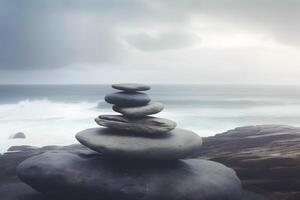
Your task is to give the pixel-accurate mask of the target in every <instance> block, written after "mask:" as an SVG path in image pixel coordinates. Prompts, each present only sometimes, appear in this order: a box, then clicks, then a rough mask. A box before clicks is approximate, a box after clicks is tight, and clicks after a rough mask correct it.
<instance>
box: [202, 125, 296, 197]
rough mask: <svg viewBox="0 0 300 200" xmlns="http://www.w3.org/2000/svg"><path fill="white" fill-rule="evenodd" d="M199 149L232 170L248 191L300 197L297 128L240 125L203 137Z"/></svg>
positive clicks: (204, 156) (267, 194)
mask: <svg viewBox="0 0 300 200" xmlns="http://www.w3.org/2000/svg"><path fill="white" fill-rule="evenodd" d="M200 152H201V155H202V158H208V159H211V160H215V161H218V162H221V163H223V164H225V165H226V166H228V167H231V168H233V169H235V171H236V172H237V174H238V176H239V178H240V179H241V180H242V182H243V187H244V188H246V189H248V190H251V191H255V192H258V193H261V194H264V195H265V196H267V197H268V199H274V200H275V199H276V200H296V199H297V200H298V199H300V181H299V180H300V128H297V127H292V126H283V125H260V126H247V127H240V128H236V129H233V130H230V131H227V132H225V133H222V134H217V135H216V136H214V137H208V138H204V139H203V147H202V149H201V151H200Z"/></svg>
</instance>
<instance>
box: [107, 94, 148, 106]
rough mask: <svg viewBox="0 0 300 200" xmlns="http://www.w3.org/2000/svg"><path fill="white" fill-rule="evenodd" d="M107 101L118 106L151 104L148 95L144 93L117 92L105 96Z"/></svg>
mask: <svg viewBox="0 0 300 200" xmlns="http://www.w3.org/2000/svg"><path fill="white" fill-rule="evenodd" d="M104 99H105V101H106V102H107V103H110V104H115V105H118V106H129V107H133V106H144V105H147V104H148V103H149V102H150V98H149V96H148V95H147V94H145V93H142V92H132V93H128V92H116V93H112V94H108V95H106V96H105V98H104Z"/></svg>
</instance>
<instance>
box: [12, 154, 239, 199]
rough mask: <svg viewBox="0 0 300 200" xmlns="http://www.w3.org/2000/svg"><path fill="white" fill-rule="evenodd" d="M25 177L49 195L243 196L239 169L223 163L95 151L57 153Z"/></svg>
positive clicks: (34, 160)
mask: <svg viewBox="0 0 300 200" xmlns="http://www.w3.org/2000/svg"><path fill="white" fill-rule="evenodd" d="M17 174H18V176H19V177H20V179H21V180H22V181H24V182H25V183H27V184H28V185H30V186H31V187H33V188H35V189H36V190H38V191H40V192H41V193H43V194H46V195H48V196H53V197H59V198H62V199H63V198H66V199H88V200H96V199H97V200H99V199H103V200H104V199H105V200H127V199H128V200H183V199H189V200H208V199H209V200H220V199H228V200H229V199H230V200H240V199H241V195H242V192H241V185H240V181H239V179H238V178H237V176H236V174H235V172H234V171H233V170H231V169H230V168H227V167H225V166H224V165H222V164H219V163H216V162H212V161H206V160H200V159H189V160H179V161H172V162H147V161H141V162H133V161H132V160H130V161H128V160H109V159H104V158H103V157H101V156H100V155H99V154H97V153H95V152H91V151H86V152H85V153H84V152H82V151H81V152H76V151H73V152H70V151H54V152H51V151H50V152H46V153H44V154H41V155H38V156H34V157H31V158H29V159H27V160H25V161H24V162H22V163H21V164H20V165H19V166H18V168H17Z"/></svg>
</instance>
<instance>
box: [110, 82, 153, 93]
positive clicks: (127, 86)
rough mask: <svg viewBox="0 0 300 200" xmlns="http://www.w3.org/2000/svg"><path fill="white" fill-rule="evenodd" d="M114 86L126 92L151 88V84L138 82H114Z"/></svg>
mask: <svg viewBox="0 0 300 200" xmlns="http://www.w3.org/2000/svg"><path fill="white" fill-rule="evenodd" d="M112 88H114V89H117V90H123V91H126V92H138V91H146V90H150V86H148V85H145V84H137V83H122V84H113V85H112Z"/></svg>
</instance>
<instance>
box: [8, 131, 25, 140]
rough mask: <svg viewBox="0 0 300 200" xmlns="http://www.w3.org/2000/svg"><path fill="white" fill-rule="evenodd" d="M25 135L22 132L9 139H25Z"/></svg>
mask: <svg viewBox="0 0 300 200" xmlns="http://www.w3.org/2000/svg"><path fill="white" fill-rule="evenodd" d="M25 138H26V135H25V134H24V133H23V132H18V133H15V134H12V135H10V136H9V139H25Z"/></svg>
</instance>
